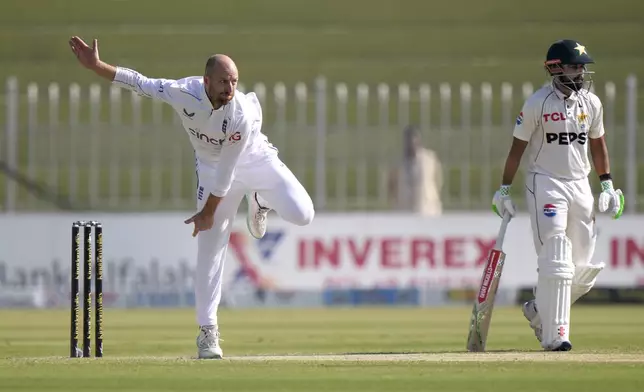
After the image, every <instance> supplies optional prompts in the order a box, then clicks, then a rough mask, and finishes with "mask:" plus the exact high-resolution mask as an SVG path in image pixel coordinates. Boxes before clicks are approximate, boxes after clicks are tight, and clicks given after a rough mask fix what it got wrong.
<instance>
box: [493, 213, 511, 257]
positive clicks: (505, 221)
mask: <svg viewBox="0 0 644 392" xmlns="http://www.w3.org/2000/svg"><path fill="white" fill-rule="evenodd" d="M510 220H512V216H511V215H510V214H509V213H508V212H507V211H506V213H505V214H504V215H503V220H502V221H501V228H499V234H498V235H497V236H496V244H495V245H494V247H495V249H499V250H501V249H502V248H503V240H504V239H505V232H506V231H507V229H508V223H510Z"/></svg>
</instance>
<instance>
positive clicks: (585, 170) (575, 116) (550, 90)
mask: <svg viewBox="0 0 644 392" xmlns="http://www.w3.org/2000/svg"><path fill="white" fill-rule="evenodd" d="M603 135H604V121H603V108H602V103H601V101H600V100H599V98H598V97H597V96H596V95H595V94H593V93H591V92H587V91H584V92H581V93H575V92H573V93H572V95H571V96H570V97H568V98H566V97H565V96H564V95H563V93H561V92H560V91H559V90H557V89H556V88H555V87H554V86H553V85H552V84H551V85H548V86H544V87H542V88H541V89H539V90H538V91H536V92H535V93H534V94H532V96H530V98H528V99H527V100H526V102H525V103H524V105H523V109H522V110H521V113H520V114H519V116H518V117H517V120H516V125H515V127H514V137H516V138H517V139H520V140H524V141H527V142H528V147H527V150H528V159H529V161H528V162H529V163H528V165H529V166H528V172H531V173H539V174H545V175H547V176H551V177H555V178H559V179H565V180H579V179H582V178H586V177H588V174H590V169H591V166H590V161H589V159H588V138H593V139H596V138H599V137H602V136H603Z"/></svg>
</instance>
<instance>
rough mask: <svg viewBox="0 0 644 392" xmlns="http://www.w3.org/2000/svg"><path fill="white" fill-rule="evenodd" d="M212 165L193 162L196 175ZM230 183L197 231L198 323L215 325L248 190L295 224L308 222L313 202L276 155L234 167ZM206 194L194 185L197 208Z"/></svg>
mask: <svg viewBox="0 0 644 392" xmlns="http://www.w3.org/2000/svg"><path fill="white" fill-rule="evenodd" d="M212 170H213V168H211V167H207V166H205V165H203V164H199V162H198V163H197V176H198V178H199V179H200V180H201V179H202V178H204V177H206V178H207V177H210V175H209V173H208V172H207V171H212ZM234 176H235V177H234V181H233V184H232V186H231V188H230V190H229V191H228V193H227V194H226V196H224V198H223V199H222V200H221V202H220V203H219V205H218V206H217V210H216V211H215V223H214V225H213V227H212V228H211V229H210V230H208V231H203V232H199V233H198V234H197V247H198V248H197V268H196V270H195V273H196V276H195V302H196V311H197V322H198V323H199V325H200V326H201V325H217V309H218V307H219V302H220V301H221V290H222V283H223V282H222V280H223V272H224V262H225V261H226V253H227V250H228V241H229V239H230V233H231V231H232V228H233V221H234V219H235V216H236V214H237V210H238V208H239V205H240V202H241V201H242V200H243V198H244V196H245V194H246V193H248V192H257V193H259V195H260V197H261V198H262V199H263V200H264V202H263V203H262V205H264V204H266V205H265V206H266V207H270V208H272V209H273V210H275V212H276V213H277V214H278V215H279V216H280V217H281V218H282V219H284V220H286V221H288V222H291V223H293V224H296V225H299V226H305V225H308V224H309V223H311V221H312V220H313V215H314V213H315V212H314V208H313V201H312V200H311V197H310V196H309V194H308V193H307V191H306V189H304V187H303V186H302V184H300V182H299V181H298V179H297V178H296V177H295V175H294V174H293V173H292V172H291V170H290V169H289V168H288V167H287V166H286V165H285V164H284V163H283V162H282V161H281V160H280V159H279V158H278V157H277V156H272V157H265V158H260V159H259V160H258V161H257V162H254V163H251V164H247V165H243V166H238V167H237V168H236V169H235V175H234ZM207 199H208V194H206V192H205V191H204V190H203V189H200V187H199V186H197V210H201V209H202V208H203V205H204V204H205V202H206V200H207Z"/></svg>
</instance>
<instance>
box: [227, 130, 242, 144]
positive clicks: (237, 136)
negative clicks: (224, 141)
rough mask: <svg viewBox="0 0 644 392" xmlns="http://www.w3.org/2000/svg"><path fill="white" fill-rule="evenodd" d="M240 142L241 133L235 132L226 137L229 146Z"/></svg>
mask: <svg viewBox="0 0 644 392" xmlns="http://www.w3.org/2000/svg"><path fill="white" fill-rule="evenodd" d="M240 140H241V133H239V132H235V133H233V134H232V135H230V136H229V137H228V141H229V142H230V143H231V144H235V143H237V142H238V141H240Z"/></svg>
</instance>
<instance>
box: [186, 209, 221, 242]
mask: <svg viewBox="0 0 644 392" xmlns="http://www.w3.org/2000/svg"><path fill="white" fill-rule="evenodd" d="M184 223H185V224H187V225H189V224H191V223H194V225H195V228H194V230H193V231H192V236H193V237H196V236H197V234H199V232H200V231H207V230H210V229H212V226H213V224H214V223H215V214H214V213H211V212H210V211H207V210H206V208H204V209H203V210H201V211H199V212H197V213H196V214H194V215H193V216H192V217H190V218H188V219H186V220H185V222H184Z"/></svg>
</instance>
